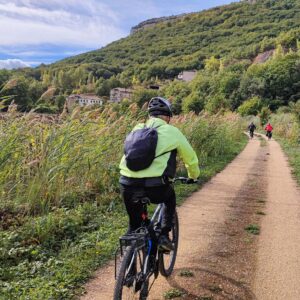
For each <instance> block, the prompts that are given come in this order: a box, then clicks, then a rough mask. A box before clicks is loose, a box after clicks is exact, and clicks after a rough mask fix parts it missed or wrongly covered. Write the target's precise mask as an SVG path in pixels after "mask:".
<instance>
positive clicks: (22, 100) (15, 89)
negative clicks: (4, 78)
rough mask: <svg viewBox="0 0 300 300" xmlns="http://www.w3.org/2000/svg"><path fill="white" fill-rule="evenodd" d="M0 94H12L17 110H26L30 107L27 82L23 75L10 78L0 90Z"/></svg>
mask: <svg viewBox="0 0 300 300" xmlns="http://www.w3.org/2000/svg"><path fill="white" fill-rule="evenodd" d="M0 96H12V98H13V100H14V101H15V104H17V105H18V109H19V110H22V111H24V110H27V109H29V108H30V107H31V105H32V102H31V100H30V96H29V82H28V80H27V79H26V78H25V77H23V76H20V77H15V78H12V79H10V80H9V81H8V82H7V83H6V84H5V85H4V87H3V88H2V90H1V91H0Z"/></svg>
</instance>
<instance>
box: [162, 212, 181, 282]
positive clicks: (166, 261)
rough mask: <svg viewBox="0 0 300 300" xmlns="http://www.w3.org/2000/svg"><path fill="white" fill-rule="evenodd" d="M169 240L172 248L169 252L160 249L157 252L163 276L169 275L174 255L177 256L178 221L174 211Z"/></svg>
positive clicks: (171, 270) (173, 263) (172, 266)
mask: <svg viewBox="0 0 300 300" xmlns="http://www.w3.org/2000/svg"><path fill="white" fill-rule="evenodd" d="M170 240H171V242H172V244H173V248H174V250H172V251H170V252H164V251H160V252H159V254H158V259H159V272H160V274H161V275H162V276H164V277H168V276H170V275H171V273H172V272H173V269H174V265H175V261H176V256H177V249H178V240H179V222H178V215H177V212H176V211H175V215H174V220H173V225H172V229H171V232H170Z"/></svg>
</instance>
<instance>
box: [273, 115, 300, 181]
mask: <svg viewBox="0 0 300 300" xmlns="http://www.w3.org/2000/svg"><path fill="white" fill-rule="evenodd" d="M271 123H272V125H273V127H274V136H275V137H276V138H277V139H278V140H279V142H280V143H281V145H282V147H283V149H284V151H285V152H286V154H287V155H288V157H289V162H290V164H291V166H292V168H293V173H294V175H295V177H296V179H297V180H298V183H299V184H300V123H299V120H298V119H297V117H296V116H295V115H293V114H290V113H280V114H274V115H273V116H272V118H271Z"/></svg>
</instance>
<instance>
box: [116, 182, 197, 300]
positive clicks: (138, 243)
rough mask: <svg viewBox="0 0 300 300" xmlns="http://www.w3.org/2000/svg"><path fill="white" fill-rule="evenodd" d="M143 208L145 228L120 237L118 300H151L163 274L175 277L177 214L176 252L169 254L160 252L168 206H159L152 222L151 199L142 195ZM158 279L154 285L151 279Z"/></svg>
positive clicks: (174, 242)
mask: <svg viewBox="0 0 300 300" xmlns="http://www.w3.org/2000/svg"><path fill="white" fill-rule="evenodd" d="M176 181H180V182H181V183H185V184H187V183H197V181H196V180H195V181H193V182H190V180H189V179H188V178H185V177H178V178H175V179H174V180H173V182H176ZM138 201H140V202H141V203H142V205H143V212H142V219H143V222H142V224H141V227H140V228H139V229H137V230H136V231H134V232H132V233H129V234H125V235H123V236H122V237H120V239H119V242H120V246H119V248H118V250H117V251H116V255H115V279H116V283H115V289H114V296H113V299H114V300H122V299H128V300H129V299H140V300H144V299H147V297H148V294H149V291H150V289H151V287H152V285H153V283H154V280H155V279H156V278H157V276H158V274H159V273H160V274H161V275H162V276H165V277H168V276H170V275H171V273H172V271H173V269H174V265H175V261H176V255H177V249H178V239H179V223H178V216H177V212H176V211H175V214H174V217H173V224H172V228H171V231H170V233H169V237H170V241H171V242H172V246H173V250H172V251H165V250H161V249H160V248H159V244H158V241H159V237H160V235H161V222H162V213H163V206H164V204H158V206H157V207H156V209H155V211H154V213H153V215H152V218H151V219H150V220H149V218H148V212H147V206H148V205H149V204H150V200H149V198H147V197H146V196H145V195H141V196H140V197H139V199H138ZM152 275H154V279H153V282H152V284H151V285H150V277H151V276H152Z"/></svg>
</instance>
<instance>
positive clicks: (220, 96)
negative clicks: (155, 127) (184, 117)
mask: <svg viewBox="0 0 300 300" xmlns="http://www.w3.org/2000/svg"><path fill="white" fill-rule="evenodd" d="M149 25H150V26H149ZM299 28H300V2H299V1H298V0H276V1H274V0H257V1H242V2H238V3H232V4H230V5H226V6H220V7H216V8H213V9H210V10H206V11H202V12H198V13H190V14H186V15H180V16H172V17H166V18H160V19H150V20H148V21H145V22H142V23H141V24H138V25H137V26H135V27H134V30H133V33H132V34H131V35H129V36H128V37H126V38H123V39H120V40H118V41H116V42H113V43H111V44H109V45H108V46H106V47H104V48H102V49H99V50H95V51H91V52H88V53H84V54H81V55H77V56H74V57H70V58H67V59H64V60H62V61H59V62H56V63H54V64H52V65H49V66H45V65H43V66H40V67H39V68H36V69H30V68H28V69H23V70H19V71H14V72H6V71H3V72H2V71H0V89H1V86H2V90H0V99H1V97H6V98H5V99H8V100H7V101H10V100H11V99H12V98H14V100H15V103H16V104H18V105H19V107H22V108H23V109H30V108H31V107H37V106H39V107H40V109H41V110H40V111H44V112H51V111H57V110H61V109H62V105H63V103H64V98H65V97H66V96H67V95H69V94H70V93H87V92H89V93H97V94H98V95H99V96H109V92H110V90H111V89H112V88H114V87H120V86H121V87H130V86H132V85H135V86H140V85H141V84H144V85H145V84H146V83H149V82H154V81H156V82H157V81H160V84H162V85H166V81H165V80H166V79H174V78H176V76H177V75H178V73H180V72H181V71H182V70H188V69H197V70H201V71H200V72H199V77H201V76H200V75H202V78H198V81H196V82H195V83H194V84H192V85H178V84H177V85H176V83H174V85H173V86H171V87H167V88H166V89H163V90H162V91H160V94H162V95H164V96H166V97H169V98H173V99H175V103H174V104H175V105H174V106H175V112H177V113H178V112H180V111H181V110H182V109H183V110H185V111H189V110H193V111H196V112H199V111H201V110H202V109H203V108H204V109H206V110H208V111H210V112H217V111H219V110H220V109H222V108H224V109H232V110H235V109H236V108H238V107H239V106H240V105H241V104H242V103H243V102H244V101H245V100H248V99H250V98H252V97H254V96H258V97H259V98H261V99H262V100H264V99H267V101H264V103H262V104H261V103H260V104H259V105H256V104H255V103H257V102H259V101H260V100H259V99H256V100H255V101H252V102H251V103H250V104H248V103H247V105H246V108H243V113H244V114H247V113H248V112H251V113H253V110H252V111H251V109H250V110H249V109H248V108H249V105H250V106H251V105H252V106H253V105H254V106H255V105H256V106H257V108H256V110H255V112H257V111H258V110H260V109H261V108H262V106H266V107H269V108H271V109H272V110H274V109H277V108H278V106H280V105H282V104H288V103H289V102H290V101H294V102H296V101H297V100H298V99H300V93H299V86H300V70H299V63H298V60H299V59H300V58H299V55H300V50H299V49H300V46H299V45H300V43H299V40H300V29H299ZM278 47H279V48H278ZM280 47H281V48H280ZM276 48H278V49H277V50H276V51H273V50H274V49H276ZM270 50H272V51H270ZM266 51H269V52H266ZM289 51H290V52H291V51H293V54H291V53H290V54H287V53H288V52H289ZM297 51H298V53H297ZM259 53H265V54H266V55H265V54H264V55H262V56H260V57H259V58H258V59H255V57H257V55H258V54H259ZM272 53H274V55H273V56H274V57H275V58H276V61H273V62H272V63H270V64H268V65H264V66H263V67H257V68H251V65H252V64H253V62H254V63H256V62H260V63H261V60H263V57H271V56H272ZM286 55H287V57H283V56H286ZM234 65H235V66H234ZM224 69H225V71H227V72H226V74H224V72H223V71H224ZM207 70H208V73H207V72H206V71H207ZM204 71H205V72H206V73H203V72H204ZM200 73H201V74H200ZM216 73H217V74H216ZM16 77H18V78H16ZM11 79H12V81H11ZM221 79H222V80H223V82H222V83H221V86H216V84H215V82H221ZM7 81H8V83H9V84H6V83H7ZM12 82H13V83H14V84H13V85H12V84H11V83H12ZM53 87H55V93H56V95H54V98H53V99H52V100H51V101H49V100H47V101H45V99H43V97H41V95H42V94H43V93H45V92H46V91H47V89H49V88H51V89H53ZM11 95H14V97H10V96H11ZM153 95H154V93H149V92H142V93H140V92H137V94H135V95H134V99H133V101H136V102H137V103H138V104H139V105H142V104H143V103H144V102H145V101H146V99H149V98H150V97H151V96H153ZM209 102H210V103H209Z"/></svg>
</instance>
